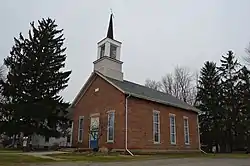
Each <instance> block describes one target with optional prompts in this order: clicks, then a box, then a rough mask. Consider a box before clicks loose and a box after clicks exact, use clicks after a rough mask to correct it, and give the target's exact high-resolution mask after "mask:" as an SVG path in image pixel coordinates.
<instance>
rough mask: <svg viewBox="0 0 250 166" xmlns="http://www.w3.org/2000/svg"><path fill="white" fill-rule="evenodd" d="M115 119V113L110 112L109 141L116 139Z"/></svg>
mask: <svg viewBox="0 0 250 166" xmlns="http://www.w3.org/2000/svg"><path fill="white" fill-rule="evenodd" d="M114 120H115V113H114V112H110V113H109V114H108V130H107V132H108V133H107V134H108V141H113V140H114V122H115V121H114Z"/></svg>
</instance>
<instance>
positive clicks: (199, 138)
mask: <svg viewBox="0 0 250 166" xmlns="http://www.w3.org/2000/svg"><path fill="white" fill-rule="evenodd" d="M197 126H198V141H199V150H200V151H201V152H202V153H204V154H207V153H206V152H205V151H204V150H202V149H201V135H200V124H199V114H197Z"/></svg>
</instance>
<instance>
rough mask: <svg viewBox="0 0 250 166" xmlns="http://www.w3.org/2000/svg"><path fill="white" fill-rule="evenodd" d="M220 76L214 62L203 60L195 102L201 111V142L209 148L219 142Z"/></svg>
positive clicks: (220, 114) (220, 115)
mask: <svg viewBox="0 0 250 166" xmlns="http://www.w3.org/2000/svg"><path fill="white" fill-rule="evenodd" d="M219 81H220V76H219V74H218V71H217V68H216V64H215V63H213V62H208V61H207V62H205V64H204V66H203V67H202V69H201V72H200V77H199V82H198V87H197V88H198V91H197V103H198V108H199V109H200V110H201V111H202V113H201V114H200V116H199V120H200V127H201V128H200V132H201V140H202V143H203V144H205V145H208V148H210V149H211V147H212V145H213V144H220V143H221V131H220V128H221V121H220V119H221V117H222V113H221V112H220V111H221V109H220V103H219V101H220V99H219V94H220V91H221V89H220V84H219Z"/></svg>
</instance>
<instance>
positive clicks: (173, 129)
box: [171, 125, 175, 133]
mask: <svg viewBox="0 0 250 166" xmlns="http://www.w3.org/2000/svg"><path fill="white" fill-rule="evenodd" d="M171 133H175V126H174V125H172V126H171Z"/></svg>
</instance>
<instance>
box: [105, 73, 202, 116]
mask: <svg viewBox="0 0 250 166" xmlns="http://www.w3.org/2000/svg"><path fill="white" fill-rule="evenodd" d="M106 78H107V79H108V80H109V81H111V82H112V83H113V84H115V85H116V86H117V87H119V88H121V89H122V90H123V92H124V93H125V94H130V95H131V96H134V97H138V98H142V99H146V100H150V101H154V102H157V103H161V104H165V105H169V106H173V107H177V108H181V109H185V110H190V111H194V112H199V109H197V108H195V107H193V106H191V105H189V104H187V103H185V102H184V101H182V100H180V99H177V98H176V97H174V96H172V95H170V94H167V93H164V92H161V91H158V90H155V89H152V88H149V87H146V86H143V85H139V84H136V83H133V82H130V81H127V80H123V81H119V80H116V79H112V78H109V77H106Z"/></svg>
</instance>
